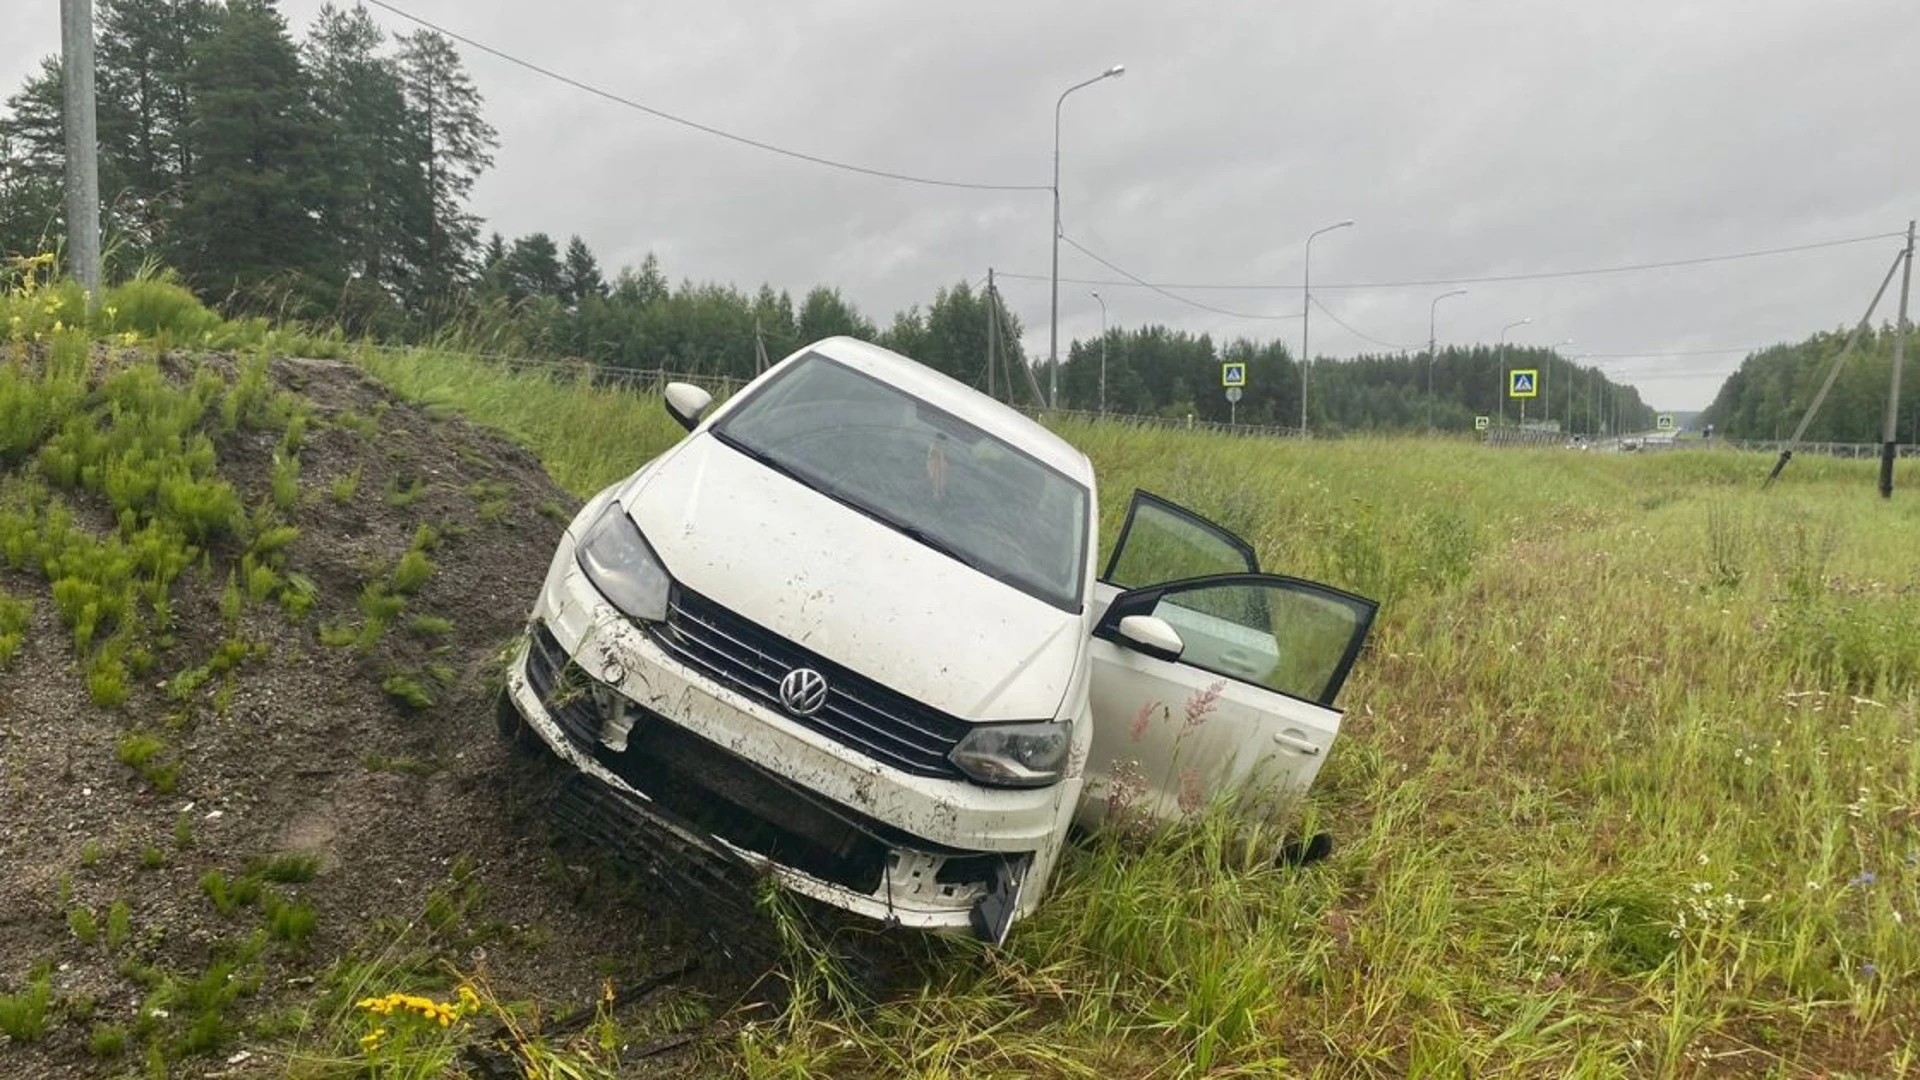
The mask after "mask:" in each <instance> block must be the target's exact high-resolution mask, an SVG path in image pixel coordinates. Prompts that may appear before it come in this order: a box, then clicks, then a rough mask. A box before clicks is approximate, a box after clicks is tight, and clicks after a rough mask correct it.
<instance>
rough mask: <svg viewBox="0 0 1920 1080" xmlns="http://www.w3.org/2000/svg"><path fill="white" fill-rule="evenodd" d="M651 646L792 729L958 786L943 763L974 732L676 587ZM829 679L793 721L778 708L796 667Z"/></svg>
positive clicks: (956, 774)
mask: <svg viewBox="0 0 1920 1080" xmlns="http://www.w3.org/2000/svg"><path fill="white" fill-rule="evenodd" d="M648 629H649V630H650V631H651V633H652V635H653V640H654V642H655V643H656V644H658V645H659V646H660V647H661V648H662V649H665V650H666V651H667V652H668V654H670V655H671V656H673V657H674V658H675V659H677V660H679V661H680V662H681V663H683V664H686V665H687V666H688V667H691V668H694V669H696V670H698V671H700V672H703V673H704V674H706V675H707V676H708V677H710V678H712V679H713V680H715V681H716V682H719V683H720V684H721V685H723V686H727V687H730V688H731V689H734V690H737V691H739V692H741V693H744V694H746V695H747V696H748V697H751V698H753V699H754V700H756V701H758V702H760V703H762V704H764V705H766V706H768V707H769V708H771V709H773V710H774V711H776V712H779V713H780V714H781V715H783V716H787V717H788V718H790V719H791V720H793V722H794V723H796V724H799V725H801V726H803V727H806V728H809V729H811V730H813V731H817V732H819V733H820V734H822V735H825V736H827V737H829V738H831V739H833V740H834V741H835V742H838V743H841V744H842V745H845V746H850V747H852V748H854V749H855V750H858V751H860V752H861V753H863V754H865V755H867V756H868V757H870V758H872V759H874V760H875V761H878V762H880V763H882V764H884V765H890V766H892V767H893V768H896V769H899V770H900V771H902V772H907V773H912V774H913V775H915V776H930V777H939V778H941V779H948V780H959V779H963V778H964V776H965V774H964V773H962V772H961V771H960V770H959V769H958V768H956V767H955V766H954V764H953V762H952V761H950V760H949V759H948V757H947V755H948V754H950V753H952V751H953V748H954V747H955V746H956V745H958V743H959V742H960V739H961V738H962V737H963V736H965V735H966V733H967V732H968V730H969V729H970V728H971V725H969V724H968V723H967V722H966V721H965V720H961V719H959V718H957V717H953V716H948V715H947V714H946V713H943V712H940V711H938V710H935V709H930V708H928V707H927V706H925V705H922V704H920V703H919V702H917V701H914V700H913V699H912V698H910V697H907V696H906V695H904V694H901V693H898V692H896V691H893V690H889V689H887V688H886V687H884V686H882V685H880V684H879V683H877V682H875V681H873V680H872V679H869V678H867V677H866V676H864V675H858V674H855V673H854V672H852V671H850V670H848V669H847V668H844V667H841V666H840V665H838V664H835V663H833V662H832V661H830V660H827V659H825V658H823V657H821V656H819V655H817V654H815V653H813V652H812V651H810V650H808V649H805V648H803V647H801V646H799V645H796V644H794V643H793V642H790V641H788V640H786V639H785V638H783V637H780V636H778V635H777V634H774V633H772V632H770V631H768V630H765V629H763V628H762V627H760V626H757V625H755V624H754V623H752V622H749V621H748V620H746V619H743V618H741V617H740V616H738V615H735V614H734V613H733V612H731V611H728V610H727V609H726V608H723V607H721V606H720V605H718V604H716V603H714V602H713V601H711V600H708V599H706V598H705V597H703V596H700V595H698V594H696V593H694V592H692V591H691V590H688V589H685V588H683V587H681V586H678V585H676V586H674V588H673V594H672V599H671V604H670V606H669V608H668V613H667V621H666V622H665V623H657V624H653V625H652V626H650V627H649V628H648ZM801 667H807V668H812V669H813V670H815V671H818V672H819V673H820V674H822V675H824V676H826V679H827V684H828V687H829V689H828V691H827V700H826V704H824V705H823V706H821V708H820V710H819V711H818V712H816V713H814V714H813V715H812V716H795V715H793V714H792V713H790V712H788V711H787V710H786V709H785V708H784V707H783V706H782V705H781V703H780V690H779V688H780V680H781V679H782V678H785V677H786V674H787V673H788V672H789V671H792V670H793V669H794V668H801Z"/></svg>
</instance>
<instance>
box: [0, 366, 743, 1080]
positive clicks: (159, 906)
mask: <svg viewBox="0 0 1920 1080" xmlns="http://www.w3.org/2000/svg"><path fill="white" fill-rule="evenodd" d="M124 362H125V361H123V360H108V361H104V364H105V365H106V366H109V367H111V366H114V365H118V364H121V363H124ZM134 362H148V363H150V362H151V360H150V359H149V360H145V361H134ZM196 367H197V368H200V369H202V370H207V369H210V370H212V371H214V372H216V373H219V374H221V375H222V376H223V377H224V378H226V379H227V380H229V382H230V383H231V381H232V380H233V379H235V378H236V377H237V372H238V365H236V364H235V363H234V362H233V361H231V360H229V359H223V358H217V357H216V358H203V359H200V360H197V361H189V360H187V359H185V358H181V357H178V356H173V357H169V358H167V359H166V360H165V361H163V363H162V368H163V371H164V373H165V375H166V376H167V380H168V382H169V383H170V384H172V385H181V384H184V383H186V382H188V381H190V380H191V379H192V378H194V376H195V372H194V369H195V368H196ZM269 378H270V382H271V384H272V386H273V388H275V389H276V390H278V391H284V392H287V393H290V394H291V395H294V396H295V397H297V399H298V400H299V401H300V402H302V403H304V404H303V405H302V406H300V409H301V410H302V411H304V412H305V414H306V420H305V425H306V429H305V433H304V437H303V438H301V439H299V440H298V447H297V457H298V462H299V464H298V467H297V476H296V478H295V482H297V485H298V491H297V496H296V497H294V498H293V499H292V500H291V501H290V502H287V503H286V506H287V509H286V510H285V511H284V513H282V514H281V515H280V520H281V521H282V522H283V523H284V524H286V525H291V526H293V527H294V528H297V530H298V533H297V535H295V536H294V537H293V538H292V539H291V541H290V542H287V543H285V545H284V547H283V548H282V549H281V550H280V554H279V555H278V556H276V561H277V564H278V566H279V572H278V573H279V577H280V578H281V579H282V580H283V585H282V587H280V588H277V589H268V588H263V589H262V590H261V592H260V595H259V596H257V597H256V596H249V595H246V589H245V573H246V571H247V570H248V569H250V566H248V565H243V560H245V559H246V558H247V556H246V554H245V552H244V551H243V545H242V542H241V541H240V540H238V539H233V538H229V539H226V540H214V541H210V542H209V543H207V544H206V545H205V547H204V550H203V551H202V552H201V554H200V556H199V557H197V558H196V560H195V562H194V564H193V565H192V566H191V567H190V568H189V569H187V570H186V571H185V572H184V573H183V574H182V575H181V576H180V577H179V579H178V580H177V581H176V582H175V583H174V585H173V588H172V596H171V625H170V627H169V628H167V629H165V630H164V631H162V630H158V629H154V628H151V627H148V628H146V629H143V630H141V631H140V632H139V633H138V634H136V635H135V640H136V643H137V651H136V652H135V653H133V654H132V655H134V656H136V657H138V659H137V660H136V661H135V662H134V663H132V664H131V672H132V675H131V677H130V678H129V679H128V684H129V685H128V687H127V697H126V700H125V701H124V703H122V704H119V705H118V706H115V707H101V706H100V705H97V704H95V700H96V698H95V695H92V694H90V685H89V682H88V672H87V669H86V668H85V666H84V665H83V664H82V663H81V662H80V661H79V660H77V659H76V649H75V643H74V640H73V635H72V633H71V632H70V629H69V628H68V627H66V626H64V625H63V624H62V621H61V619H60V618H59V616H58V614H57V611H56V609H57V603H56V601H55V597H54V596H53V589H52V587H51V585H50V582H49V580H48V577H47V575H45V574H43V573H38V572H36V571H35V569H34V568H32V567H15V568H10V567H8V566H7V564H6V562H5V561H0V595H4V594H11V595H12V596H13V597H16V598H27V599H28V600H30V601H31V604H32V608H31V610H32V614H31V617H30V622H29V624H28V627H27V632H26V634H25V640H24V644H23V645H22V646H21V647H20V648H19V651H18V653H17V655H15V656H14V657H13V658H12V660H11V662H10V663H7V664H6V665H4V666H3V667H0V770H3V771H0V1025H5V1024H7V1023H8V1020H7V1015H6V1010H7V1009H8V1008H9V1007H12V1008H14V1009H16V1010H18V1015H22V1016H24V1017H25V1019H24V1020H19V1021H17V1022H19V1023H21V1024H22V1025H23V1026H22V1029H21V1030H22V1032H24V1034H23V1036H22V1037H6V1036H0V1075H8V1076H94V1075H119V1074H123V1073H127V1072H130V1071H136V1070H139V1069H141V1068H143V1067H144V1066H145V1065H146V1063H147V1062H146V1061H145V1060H144V1059H150V1058H151V1057H153V1056H155V1055H158V1056H159V1057H160V1058H162V1059H164V1060H165V1061H167V1062H169V1063H170V1064H172V1065H173V1066H174V1071H173V1073H172V1075H205V1074H209V1073H213V1072H227V1073H229V1074H236V1075H248V1074H261V1075H281V1074H283V1073H284V1071H285V1070H286V1068H287V1063H286V1062H285V1061H284V1060H283V1059H279V1058H277V1057H276V1056H275V1051H276V1048H279V1049H284V1048H286V1047H288V1046H307V1047H312V1048H317V1043H316V1040H317V1038H318V1037H319V1036H318V1035H317V1034H316V1033H314V1031H313V1030H312V1029H311V1027H310V1025H311V1024H312V1023H313V1022H314V1021H316V1020H320V1021H324V1018H325V1016H326V1015H327V1014H328V1013H329V1012H330V1011H332V1010H334V1009H337V1008H338V1007H339V1005H340V1002H341V1001H343V1000H346V999H347V998H348V997H349V995H351V994H352V993H354V992H356V991H358V990H364V991H367V992H375V993H385V992H388V991H390V990H401V989H410V988H409V987H406V986H397V985H385V984H382V985H372V986H361V985H359V984H356V983H355V982H354V977H353V975H352V971H353V970H361V971H364V970H367V969H365V968H361V969H349V968H348V967H346V966H345V965H340V964H337V963H336V962H337V961H340V960H342V959H349V960H358V961H375V960H378V961H379V962H380V963H381V964H382V965H383V967H381V968H380V969H379V970H381V971H383V972H385V973H387V974H386V977H389V978H397V977H398V976H397V975H396V974H394V973H395V972H398V971H404V970H406V969H409V968H411V969H412V970H414V971H415V972H418V973H421V975H420V977H421V978H428V977H429V976H430V973H431V972H432V971H433V970H434V969H435V966H436V965H437V964H442V963H451V964H454V965H457V966H458V967H459V968H460V969H461V970H463V971H465V972H469V973H474V972H478V973H481V974H483V975H484V976H485V977H486V978H487V979H488V980H489V981H490V984H491V985H493V986H494V987H495V988H496V989H497V991H498V992H499V993H500V995H501V996H502V997H503V998H506V999H533V1000H537V1001H539V1002H541V1003H542V1004H543V1006H544V1007H546V1008H547V1009H549V1010H554V1011H560V1012H564V1011H566V1010H568V1009H574V1010H580V1009H585V1010H589V1011H590V1010H591V1008H592V1004H593V1002H594V1001H595V999H596V998H597V997H598V996H599V995H600V994H601V993H602V992H603V987H604V985H605V984H606V982H607V981H608V980H611V982H612V983H613V984H614V985H615V986H620V985H623V984H627V983H630V982H632V981H634V980H640V979H644V978H645V977H646V975H647V974H648V973H649V972H658V971H660V970H662V969H664V968H670V967H674V966H676V965H678V964H679V963H680V958H681V956H683V955H684V954H685V952H686V951H687V950H688V949H689V948H690V947H689V946H687V945H685V944H684V943H683V940H682V938H681V937H680V935H679V933H678V931H676V930H674V929H672V928H671V927H669V926H665V925H663V923H662V920H660V919H659V918H658V917H657V916H656V915H655V914H653V913H651V912H649V911H648V910H646V909H645V908H644V907H643V906H640V905H638V904H637V903H636V902H635V901H634V900H633V898H632V894H631V893H628V892H625V891H621V890H615V889H612V888H610V887H608V886H607V885H606V882H605V879H604V878H603V877H601V876H600V875H599V874H598V873H597V872H593V871H588V870H586V869H584V868H582V867H581V866H580V865H577V864H578V862H579V861H580V860H578V859H570V858H566V857H562V856H559V855H556V854H555V853H554V851H553V850H552V848H551V847H550V846H549V843H548V839H549V837H548V832H547V829H546V827H545V823H544V821H543V820H542V816H541V796H540V790H539V789H540V778H539V775H538V773H537V771H533V770H532V767H530V766H528V765H527V764H525V763H522V762H516V761H514V760H512V759H510V757H509V756H508V754H507V752H506V751H505V749H504V748H503V747H502V746H501V744H500V742H499V740H498V739H497V737H496V735H495V729H494V726H493V703H494V702H493V695H494V693H495V689H496V686H497V676H498V672H499V666H500V659H501V651H502V649H503V647H504V646H506V645H508V644H509V643H510V642H511V641H512V640H513V638H514V636H515V634H516V632H517V631H518V630H519V629H520V627H521V625H522V621H523V619H524V618H525V615H526V612H527V610H528V608H529V606H530V604H531V602H532V600H533V597H534V595H535V592H536V590H537V588H538V586H539V583H540V581H541V579H542V577H543V575H544V573H545V570H546V566H547V562H548V559H549V557H550V555H551V552H552V550H553V545H554V542H555V540H556V539H557V537H558V535H559V532H560V529H561V528H562V525H563V524H564V522H565V521H566V520H567V519H568V518H570V517H571V516H572V514H573V512H574V511H575V509H576V508H577V505H578V503H577V500H575V499H573V498H572V497H570V496H569V495H567V494H566V493H565V492H563V491H561V490H560V489H559V488H557V487H556V486H555V485H554V484H553V483H552V481H551V480H550V479H549V478H548V477H547V475H546V473H545V472H544V471H543V470H542V468H541V467H540V464H539V462H538V461H536V460H535V459H534V458H533V456H532V455H531V454H529V453H527V452H526V451H525V450H523V449H521V448H519V447H517V446H514V445H513V444H511V443H510V442H508V441H506V440H505V439H503V438H502V437H500V436H498V435H497V434H494V433H492V432H489V431H487V430H484V429H482V428H479V427H477V426H475V425H472V424H470V423H468V422H466V421H464V420H463V419H460V418H459V417H457V416H452V415H441V414H438V413H435V412H432V411H430V410H424V409H422V408H420V407H417V406H415V405H412V404H409V403H407V402H404V401H398V400H395V399H394V398H393V397H392V396H391V395H389V394H388V393H386V392H385V390H384V389H383V388H381V387H380V386H379V385H377V384H375V383H373V382H372V381H371V380H369V379H368V378H367V377H365V376H364V375H363V374H362V373H361V372H360V371H359V370H358V369H356V368H354V367H352V366H351V365H348V364H344V363H337V362H326V361H307V360H289V359H280V360H275V361H274V362H273V363H272V365H271V367H270V369H269ZM282 400H285V401H292V400H294V398H284V399H282ZM287 446H288V442H287V439H286V437H285V435H284V432H282V431H274V430H246V429H245V428H242V429H240V430H235V431H231V432H228V433H225V434H223V435H221V436H219V437H218V438H217V439H216V440H215V447H214V448H215V452H216V455H217V466H216V467H217V470H218V475H219V477H221V478H223V479H225V480H226V481H227V482H228V483H230V484H231V485H232V486H233V488H234V489H235V490H236V491H237V493H238V494H239V496H240V499H241V502H242V503H243V504H244V505H245V506H246V507H248V508H253V507H255V506H258V505H261V504H263V503H265V502H269V501H273V500H275V499H276V495H278V497H279V498H280V499H281V500H283V501H285V497H286V495H287V492H286V491H285V489H284V488H282V489H281V490H280V491H279V492H277V493H276V490H275V485H276V482H278V483H280V484H283V485H284V484H285V483H286V482H287V480H288V477H289V473H290V467H289V466H288V464H287V462H286V457H287V454H286V452H285V451H286V448H287ZM36 468H38V466H37V465H36V464H35V463H34V462H33V461H32V460H31V459H29V460H27V461H25V462H23V463H20V464H17V465H16V466H14V467H12V468H9V469H7V470H6V472H5V473H4V474H3V476H0V478H4V479H5V480H6V481H7V482H9V483H17V482H19V481H22V480H25V479H28V478H29V477H28V474H29V473H30V472H31V471H32V470H34V469H36ZM53 499H54V500H55V503H56V504H58V505H64V506H66V507H68V508H70V509H71V510H72V513H73V518H74V521H75V522H76V523H77V524H78V525H80V526H81V527H83V528H86V529H89V530H92V531H94V532H95V533H96V534H97V535H105V534H107V533H109V532H111V531H112V530H113V521H114V518H113V514H112V512H111V510H110V508H109V506H108V504H107V502H106V501H105V500H104V499H101V498H99V497H96V496H93V495H89V494H88V493H86V492H85V491H56V493H55V494H54V496H53ZM423 528H424V529H425V530H426V531H425V532H423ZM409 552H415V553H417V554H418V555H419V556H420V557H421V558H416V559H413V560H412V567H411V569H410V570H409V569H403V564H404V563H406V562H407V561H408V555H409ZM422 559H424V565H423V564H422ZM230 572H235V575H234V577H233V579H232V580H233V581H234V582H235V584H232V585H230V584H229V582H230V577H229V574H230ZM422 573H424V575H425V576H424V578H421V577H420V575H421V574H422ZM236 587H237V590H238V591H236ZM298 593H304V594H306V595H307V596H308V598H309V599H308V601H307V603H308V604H310V607H309V608H308V609H307V610H304V611H298V612H296V611H295V610H294V609H298V608H301V607H303V606H305V605H303V604H302V603H300V602H298V601H296V600H294V599H293V597H294V595H295V594H298ZM369 597H371V599H369ZM396 608H397V610H396ZM374 611H379V612H382V613H383V615H384V617H383V618H381V619H380V620H379V621H380V622H382V623H384V629H379V628H378V627H375V628H373V629H370V628H369V626H368V623H369V621H370V619H373V618H374V616H373V615H372V614H370V613H371V612H374ZM236 643H238V644H236ZM222 669H226V670H222ZM183 680H184V681H183ZM302 911H305V912H307V914H306V915H302V914H301V912H302ZM381 950H385V955H384V957H383V956H381ZM729 979H730V980H735V981H732V982H729V983H728V984H727V986H725V987H723V986H720V985H718V984H709V985H707V986H705V987H704V988H703V989H707V990H714V991H716V992H717V995H718V996H715V997H712V998H708V999H705V1000H706V1002H707V1003H706V1004H705V1005H700V1004H696V1005H694V1006H692V1007H691V1011H692V1012H693V1013H694V1014H696V1015H697V1014H699V1013H700V1012H701V1011H702V1010H703V1009H705V1010H707V1011H709V1012H711V1011H714V1010H719V1009H724V1007H725V1005H726V1002H724V1001H721V1000H720V996H724V993H725V992H726V990H727V989H728V988H729V987H734V986H737V979H738V973H734V974H733V975H731V976H729ZM696 989H700V988H696ZM685 992H686V991H685V990H684V989H680V990H676V993H685ZM36 994H37V995H38V1000H39V1002H40V1013H39V1015H40V1016H41V1022H40V1024H39V1025H38V1026H39V1030H38V1031H35V1030H33V1029H34V1027H35V1025H34V1024H33V1023H32V1020H33V1014H34V1009H35V1000H36V997H35V995H36ZM633 1004H634V1008H635V1009H636V1010H637V1011H636V1012H635V1013H634V1014H633V1015H631V1016H629V1017H628V1018H627V1020H626V1023H625V1026H624V1028H623V1030H624V1031H625V1033H626V1034H628V1035H630V1036H632V1037H633V1038H634V1039H635V1040H636V1041H639V1042H644V1041H645V1040H646V1039H647V1038H650V1037H657V1036H659V1035H661V1034H662V1031H661V1030H660V1025H658V1024H656V1023H654V1021H653V1020H651V1019H649V1018H648V1015H644V1014H645V1011H646V1010H647V1009H649V1008H654V1009H655V1012H658V1011H659V1010H658V1009H657V1008H656V1006H657V1005H658V1002H653V1003H646V1002H635V1003H633ZM681 1005H682V1006H683V1007H682V1008H680V1009H679V1012H680V1014H681V1016H682V1018H683V1020H684V1015H685V1014H686V1013H687V1012H688V1011H689V1009H688V1008H686V1007H685V1002H684V1001H683V1002H682V1003H681ZM303 1013H304V1014H305V1015H306V1019H304V1020H303ZM303 1026H309V1030H308V1031H307V1032H306V1033H302V1031H301V1028H302V1027H303ZM116 1033H118V1035H119V1036H120V1037H121V1038H122V1039H123V1040H124V1046H123V1048H116V1045H115V1035H116Z"/></svg>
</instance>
